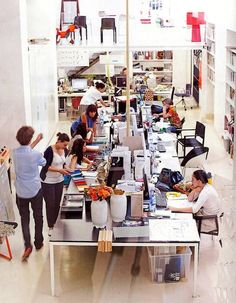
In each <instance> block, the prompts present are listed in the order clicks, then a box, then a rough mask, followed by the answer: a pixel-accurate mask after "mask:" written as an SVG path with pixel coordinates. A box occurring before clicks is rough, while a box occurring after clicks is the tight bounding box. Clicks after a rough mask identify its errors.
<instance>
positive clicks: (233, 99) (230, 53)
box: [224, 33, 236, 157]
mask: <svg viewBox="0 0 236 303" xmlns="http://www.w3.org/2000/svg"><path fill="white" fill-rule="evenodd" d="M235 36H236V33H235ZM226 52H227V53H226V82H225V85H226V87H225V89H226V90H225V119H224V138H225V140H227V141H228V145H227V146H228V148H227V151H228V152H229V153H230V154H231V157H232V155H233V143H234V120H235V103H236V95H235V92H236V45H235V47H233V46H229V47H227V49H226Z"/></svg>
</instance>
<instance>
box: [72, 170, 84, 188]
mask: <svg viewBox="0 0 236 303" xmlns="http://www.w3.org/2000/svg"><path fill="white" fill-rule="evenodd" d="M71 178H72V180H73V181H74V183H75V185H76V186H77V188H78V190H79V191H83V190H84V189H85V188H87V187H88V186H87V183H86V181H85V178H84V176H83V175H82V172H81V171H80V170H75V171H74V172H73V173H72V174H71Z"/></svg>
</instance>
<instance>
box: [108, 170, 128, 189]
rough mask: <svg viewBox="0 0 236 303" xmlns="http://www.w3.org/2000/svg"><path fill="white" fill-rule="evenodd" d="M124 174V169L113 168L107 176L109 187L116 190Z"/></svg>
mask: <svg viewBox="0 0 236 303" xmlns="http://www.w3.org/2000/svg"><path fill="white" fill-rule="evenodd" d="M124 173H125V171H124V168H123V167H111V168H110V170H109V173H108V176H107V182H106V184H107V186H112V187H113V188H114V187H115V186H116V185H117V182H118V180H121V178H122V176H123V175H124Z"/></svg>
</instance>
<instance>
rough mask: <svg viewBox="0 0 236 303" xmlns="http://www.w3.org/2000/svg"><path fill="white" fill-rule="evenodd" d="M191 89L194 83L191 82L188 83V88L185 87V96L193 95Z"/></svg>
mask: <svg viewBox="0 0 236 303" xmlns="http://www.w3.org/2000/svg"><path fill="white" fill-rule="evenodd" d="M191 89H192V85H191V84H190V83H187V84H186V89H185V97H190V96H191Z"/></svg>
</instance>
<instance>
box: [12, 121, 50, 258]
mask: <svg viewBox="0 0 236 303" xmlns="http://www.w3.org/2000/svg"><path fill="white" fill-rule="evenodd" d="M33 135H34V129H33V128H32V127H30V126H22V127H21V128H20V129H19V130H18V132H17V134H16V139H17V141H18V142H19V143H20V146H19V147H18V148H16V149H14V150H13V162H14V167H15V173H16V181H15V187H16V203H17V207H18V209H19V213H20V217H21V226H22V232H23V238H24V242H25V251H24V254H23V256H22V261H25V260H26V259H27V258H28V257H29V255H30V254H31V252H32V244H31V236H30V229H29V222H30V211H29V204H31V208H32V210H33V217H34V221H35V235H34V245H35V248H36V250H39V249H40V248H41V247H42V246H43V233H42V230H43V213H42V207H43V196H42V190H41V182H40V177H39V169H38V167H39V166H44V165H46V160H45V159H44V157H43V156H42V154H41V153H40V152H38V151H36V150H33V148H34V147H35V146H36V145H37V144H38V142H39V141H40V140H41V139H42V138H43V136H42V134H39V135H38V136H37V138H36V140H35V141H34V142H32V143H31V140H32V138H33Z"/></svg>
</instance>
